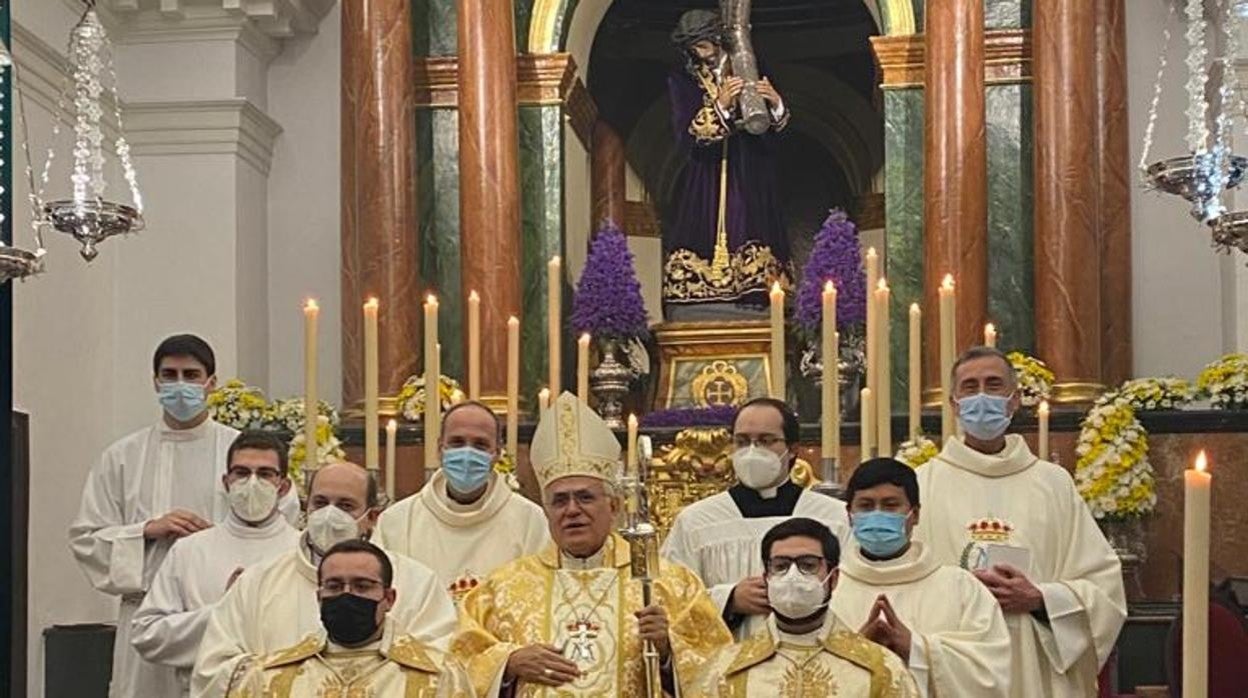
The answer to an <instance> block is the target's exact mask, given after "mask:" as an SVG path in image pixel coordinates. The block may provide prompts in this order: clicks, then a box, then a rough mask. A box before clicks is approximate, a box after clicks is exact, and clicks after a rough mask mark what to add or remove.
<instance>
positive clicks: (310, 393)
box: [303, 298, 321, 470]
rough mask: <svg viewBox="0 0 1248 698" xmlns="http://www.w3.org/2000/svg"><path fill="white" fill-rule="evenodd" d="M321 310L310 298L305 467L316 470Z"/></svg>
mask: <svg viewBox="0 0 1248 698" xmlns="http://www.w3.org/2000/svg"><path fill="white" fill-rule="evenodd" d="M320 314H321V308H320V306H318V305H317V304H316V299H315V298H309V299H308V302H307V303H305V304H304V306H303V439H304V453H305V454H306V456H305V457H304V459H303V467H304V468H307V469H309V470H316V468H317V466H318V465H319V463H318V462H317V458H316V454H317V447H316V446H317V441H316V428H317V419H316V417H317V414H318V412H317V406H318V405H317V402H318V401H317V395H316V370H317V366H316V351H317V347H316V334H317V331H316V329H317V324H318V323H317V320H318V318H319V317H320Z"/></svg>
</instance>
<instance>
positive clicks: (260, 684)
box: [226, 538, 473, 698]
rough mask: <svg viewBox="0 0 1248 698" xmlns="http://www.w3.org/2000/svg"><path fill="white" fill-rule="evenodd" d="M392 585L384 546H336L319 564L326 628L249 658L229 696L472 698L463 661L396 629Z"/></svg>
mask: <svg viewBox="0 0 1248 698" xmlns="http://www.w3.org/2000/svg"><path fill="white" fill-rule="evenodd" d="M393 580H394V567H393V566H392V564H391V562H390V557H389V555H387V554H386V552H385V551H383V550H382V549H381V548H378V547H377V546H375V545H373V544H372V543H369V542H367V541H364V540H360V539H358V538H353V539H350V540H345V541H342V542H341V543H337V544H335V545H334V546H333V547H331V548H330V549H329V550H328V551H326V553H325V556H324V557H323V558H321V562H320V564H318V565H317V567H316V584H317V589H316V596H317V599H318V600H319V602H320V615H321V626H322V627H321V628H320V629H317V630H316V631H314V632H312V633H311V634H309V635H308V636H307V637H305V638H304V639H303V640H301V641H300V642H299V643H298V644H296V645H294V646H292V647H288V648H286V649H283V650H282V651H280V652H277V653H274V654H270V655H268V656H266V657H263V658H256V659H249V660H248V661H247V662H246V663H245V664H244V666H242V667H240V668H239V669H238V670H237V671H235V672H234V675H233V676H232V677H231V679H230V686H229V688H228V689H227V691H226V695H227V696H230V697H231V698H233V697H237V698H244V697H248V698H250V697H252V696H262V695H263V696H277V695H281V696H313V695H317V696H322V695H324V696H328V695H361V696H363V695H369V696H413V695H419V696H425V695H428V696H439V697H441V696H445V697H446V698H451V697H452V696H454V697H459V696H471V695H472V693H473V692H472V685H471V684H470V683H469V681H468V676H467V674H466V673H464V669H463V667H462V666H461V665H460V664H459V663H458V662H456V661H455V660H454V659H452V658H451V657H449V656H447V655H445V654H443V653H442V652H441V651H440V650H438V649H437V648H436V647H434V646H432V645H429V644H427V643H425V642H422V641H420V640H418V639H416V638H414V637H412V636H410V635H403V634H402V633H401V632H400V631H399V629H398V628H397V627H396V626H395V623H394V620H393V619H392V618H391V617H390V615H389V612H390V610H391V609H393V608H394V605H395V602H396V600H397V597H398V590H397V589H395V588H394V586H393Z"/></svg>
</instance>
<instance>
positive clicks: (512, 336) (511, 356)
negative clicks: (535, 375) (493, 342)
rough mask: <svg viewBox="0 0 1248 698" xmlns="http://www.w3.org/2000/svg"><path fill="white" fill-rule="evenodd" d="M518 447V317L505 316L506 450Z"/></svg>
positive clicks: (513, 451)
mask: <svg viewBox="0 0 1248 698" xmlns="http://www.w3.org/2000/svg"><path fill="white" fill-rule="evenodd" d="M519 447H520V318H518V317H516V316H515V315H512V316H511V317H509V318H507V452H508V453H510V454H511V457H512V458H515V457H516V450H517V449H518V448H519Z"/></svg>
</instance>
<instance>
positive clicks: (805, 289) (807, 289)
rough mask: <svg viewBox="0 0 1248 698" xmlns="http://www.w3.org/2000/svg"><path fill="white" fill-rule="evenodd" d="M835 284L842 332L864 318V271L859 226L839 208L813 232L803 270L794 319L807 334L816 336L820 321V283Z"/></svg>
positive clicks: (821, 309)
mask: <svg viewBox="0 0 1248 698" xmlns="http://www.w3.org/2000/svg"><path fill="white" fill-rule="evenodd" d="M828 279H831V280H832V283H834V284H836V327H837V329H838V330H839V331H841V332H842V333H844V331H845V330H846V329H848V328H852V327H855V326H858V325H862V324H863V323H865V322H866V321H867V303H866V285H867V280H866V274H865V273H864V272H863V268H862V251H861V248H860V247H859V243H858V227H857V226H855V225H854V224H853V222H852V221H850V220H849V216H847V215H845V212H844V211H842V210H841V209H839V208H834V209H832V211H831V212H830V213H829V214H828V218H827V220H825V221H824V222H823V227H822V228H820V229H819V232H818V233H817V234H816V235H815V244H814V247H812V248H811V250H810V258H809V259H807V260H806V266H805V267H804V268H803V269H802V281H801V283H800V284H799V285H798V289H797V300H796V302H795V308H794V312H793V318H794V320H796V321H797V324H798V326H799V327H800V328H801V330H803V331H804V332H805V333H806V334H807V335H808V336H809V337H812V338H813V337H818V336H819V328H820V325H821V323H822V320H823V285H824V284H825V283H826V282H827V281H828Z"/></svg>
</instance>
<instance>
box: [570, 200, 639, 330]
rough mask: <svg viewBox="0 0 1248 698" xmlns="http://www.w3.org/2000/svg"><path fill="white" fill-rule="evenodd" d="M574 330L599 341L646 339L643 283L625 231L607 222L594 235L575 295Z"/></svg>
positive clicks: (573, 302)
mask: <svg viewBox="0 0 1248 698" xmlns="http://www.w3.org/2000/svg"><path fill="white" fill-rule="evenodd" d="M572 329H573V330H575V331H576V333H577V334H580V333H582V332H588V333H590V334H591V335H593V336H594V337H595V338H596V339H630V338H632V337H644V336H645V335H646V333H647V330H648V325H647V318H646V306H645V303H644V302H643V301H642V299H641V284H640V283H638V282H637V273H636V271H634V269H633V253H632V252H630V251H629V249H628V240H627V239H625V237H624V232H623V231H622V230H620V228H619V227H618V226H616V225H615V224H614V223H612V222H610V221H608V222H607V223H606V224H605V226H604V227H603V228H602V230H600V231H598V233H597V235H595V236H594V239H593V242H591V243H590V246H589V257H588V258H587V259H586V260H585V270H584V271H583V272H582V273H581V278H580V281H579V282H578V283H577V286H576V293H574V294H573V296H572Z"/></svg>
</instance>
